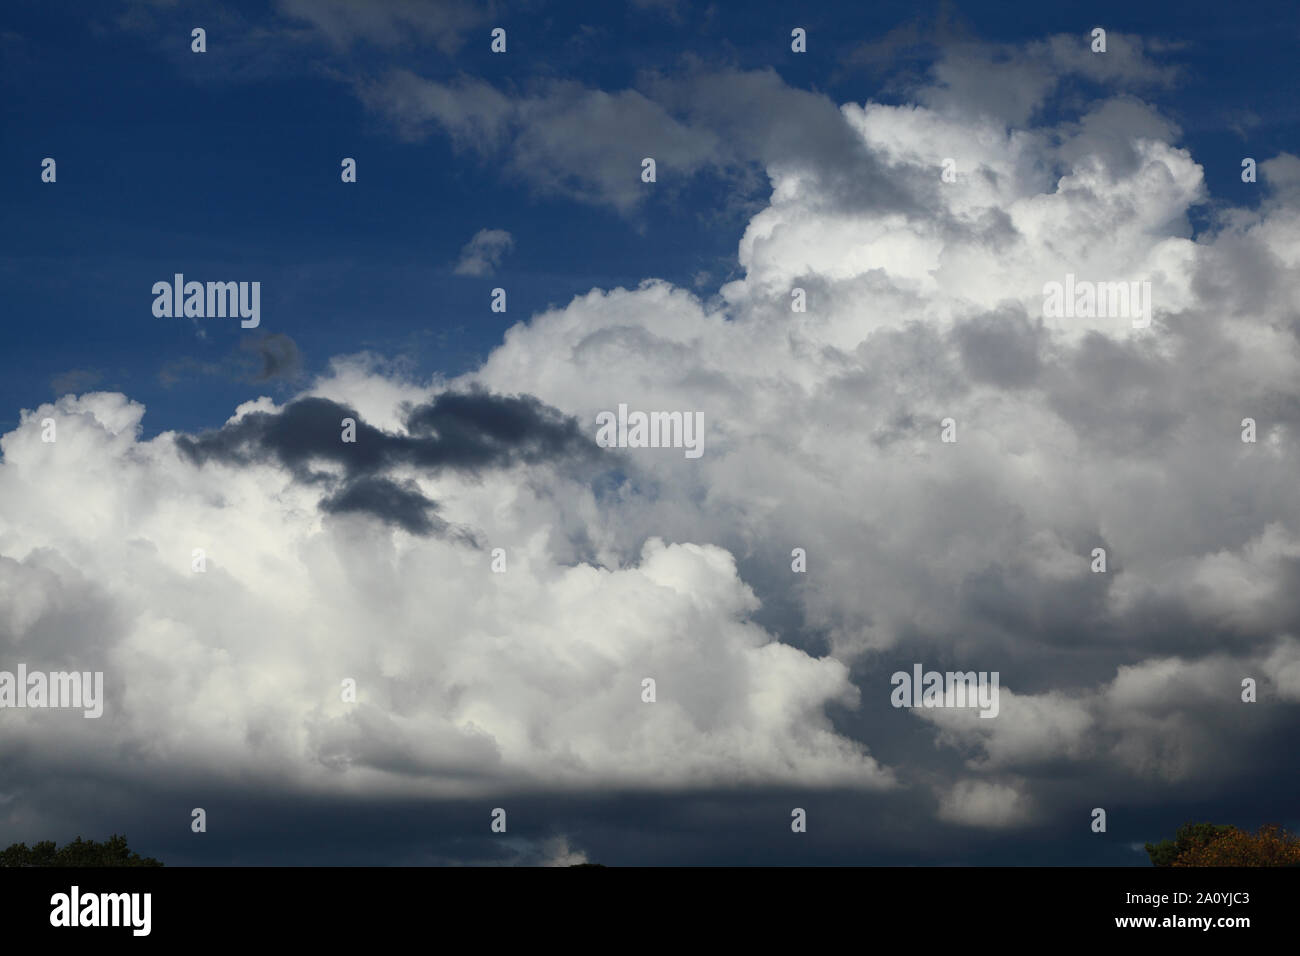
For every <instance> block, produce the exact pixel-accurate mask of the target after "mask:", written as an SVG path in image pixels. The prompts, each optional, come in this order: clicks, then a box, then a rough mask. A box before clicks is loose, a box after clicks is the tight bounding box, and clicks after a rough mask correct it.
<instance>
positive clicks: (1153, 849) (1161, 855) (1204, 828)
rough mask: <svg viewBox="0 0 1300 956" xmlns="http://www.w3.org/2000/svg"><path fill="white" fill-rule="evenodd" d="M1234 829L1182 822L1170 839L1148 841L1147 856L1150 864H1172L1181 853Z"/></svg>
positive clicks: (1210, 824)
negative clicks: (1154, 841)
mask: <svg viewBox="0 0 1300 956" xmlns="http://www.w3.org/2000/svg"><path fill="white" fill-rule="evenodd" d="M1235 829H1236V827H1233V826H1219V825H1216V824H1213V823H1184V824H1183V825H1182V826H1181V827H1179V828H1178V832H1177V833H1176V834H1174V838H1173V839H1172V840H1161V841H1160V842H1159V843H1148V844H1147V845H1146V850H1147V856H1149V857H1150V858H1151V865H1152V866H1173V865H1174V861H1175V860H1177V859H1178V858H1179V857H1181V856H1182V855H1183V854H1185V853H1189V852H1191V851H1192V850H1194V849H1196V848H1197V847H1201V846H1204V845H1205V844H1207V843H1210V842H1211V841H1213V840H1215V839H1217V838H1218V837H1220V836H1223V835H1225V834H1226V833H1228V832H1229V831H1231V830H1235Z"/></svg>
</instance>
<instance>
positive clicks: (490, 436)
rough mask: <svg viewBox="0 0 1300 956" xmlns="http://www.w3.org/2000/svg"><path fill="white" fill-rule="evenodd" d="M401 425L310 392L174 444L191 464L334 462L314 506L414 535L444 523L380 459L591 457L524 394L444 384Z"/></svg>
mask: <svg viewBox="0 0 1300 956" xmlns="http://www.w3.org/2000/svg"><path fill="white" fill-rule="evenodd" d="M345 419H351V420H352V422H354V423H355V438H356V440H355V441H347V442H345V441H344V440H343V434H344V424H343V422H344V420H345ZM406 427H407V431H408V434H406V435H396V434H389V433H387V432H384V431H381V430H380V429H378V428H375V427H374V426H372V425H368V424H366V422H365V421H363V420H362V418H361V415H360V414H359V413H358V412H357V411H356V410H355V409H352V408H349V407H347V406H346V405H340V404H339V403H337V402H333V401H331V400H329V399H327V398H317V397H309V398H303V399H299V400H298V401H296V402H292V403H291V404H289V405H287V406H285V407H284V409H282V410H281V411H279V412H252V413H250V414H248V415H245V416H244V417H243V418H241V419H239V420H238V421H236V422H233V423H230V424H227V425H224V426H223V427H221V428H219V429H214V430H212V431H208V432H204V433H203V434H201V435H198V436H197V437H191V436H189V435H180V436H178V437H177V438H176V446H177V448H178V449H180V451H181V453H182V454H184V455H185V456H187V457H188V458H189V459H190V460H191V461H193V462H195V463H196V464H200V465H202V464H204V463H207V462H210V461H214V462H223V463H227V464H251V463H253V462H261V461H277V462H279V463H280V464H282V465H284V466H285V467H286V468H289V469H290V470H292V471H293V472H294V473H295V476H296V477H297V478H298V480H300V481H312V482H317V481H326V482H328V481H332V480H334V479H332V478H331V477H330V476H329V475H328V474H325V473H321V472H313V471H312V470H311V464H312V462H313V461H317V462H328V463H331V464H335V465H341V466H342V467H343V469H344V479H343V485H342V487H341V488H340V490H339V491H338V492H337V493H335V495H334V496H333V497H331V498H329V499H328V500H326V501H325V502H323V503H322V505H321V507H322V508H324V509H325V510H326V511H329V512H332V513H341V512H365V513H368V514H372V515H374V516H375V517H378V518H380V519H381V520H383V521H386V522H389V523H392V524H396V525H398V526H399V527H402V528H405V529H406V530H407V531H410V532H412V533H413V534H431V533H443V532H444V531H445V530H446V524H445V523H444V522H441V521H440V520H438V519H435V518H432V517H431V516H430V512H431V511H433V510H434V509H435V508H436V505H435V504H434V503H433V502H431V501H429V500H428V499H426V498H425V497H424V496H423V495H422V494H421V493H420V491H419V489H418V488H417V487H416V486H415V485H414V484H413V483H407V484H403V485H399V484H397V483H395V482H393V481H391V480H388V479H386V478H383V477H381V473H382V472H384V471H386V470H387V469H389V468H393V467H397V466H402V465H406V466H414V467H417V468H423V469H430V470H433V471H437V470H440V469H443V468H453V469H457V470H459V471H467V472H471V473H473V472H478V471H480V470H483V469H493V468H509V467H511V466H512V465H515V464H521V463H522V464H528V465H537V464H541V463H544V462H558V463H561V464H563V463H567V462H591V461H594V458H593V453H595V452H596V451H597V448H596V445H595V443H594V442H593V441H592V440H591V439H590V438H589V437H588V436H587V435H585V434H583V433H582V432H581V431H580V430H579V427H578V422H577V420H576V419H573V418H566V417H565V416H563V415H561V414H560V413H559V412H558V411H556V410H555V409H553V408H550V407H549V406H547V405H544V404H542V403H541V402H540V401H538V400H537V399H535V398H533V397H531V396H502V395H493V394H490V393H488V392H485V391H471V392H460V393H456V392H447V393H444V394H442V395H439V396H438V397H437V398H435V399H434V400H433V401H432V402H429V403H428V404H425V405H420V406H417V407H415V408H413V409H411V410H410V412H409V413H408V415H407V419H406Z"/></svg>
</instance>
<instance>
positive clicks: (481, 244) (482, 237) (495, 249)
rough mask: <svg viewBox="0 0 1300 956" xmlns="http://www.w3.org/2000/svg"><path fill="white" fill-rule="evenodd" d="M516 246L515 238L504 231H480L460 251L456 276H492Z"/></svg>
mask: <svg viewBox="0 0 1300 956" xmlns="http://www.w3.org/2000/svg"><path fill="white" fill-rule="evenodd" d="M514 246H515V239H514V236H512V235H510V233H508V232H506V231H505V230H504V229H480V230H479V231H478V232H476V233H474V238H473V239H471V240H470V241H469V242H467V243H465V248H464V249H462V250H461V251H460V261H459V262H457V263H456V269H455V272H456V275H458V276H490V275H491V274H492V273H493V272H495V271H496V269H497V266H499V265H500V264H501V257H502V256H504V255H505V254H506V253H507V252H509V251H510V250H511V249H513V248H514Z"/></svg>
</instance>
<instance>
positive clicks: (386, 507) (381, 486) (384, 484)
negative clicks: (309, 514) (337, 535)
mask: <svg viewBox="0 0 1300 956" xmlns="http://www.w3.org/2000/svg"><path fill="white" fill-rule="evenodd" d="M320 506H321V510H323V511H326V512H329V513H330V514H343V513H347V512H360V513H362V514H369V515H374V516H375V517H377V518H381V519H383V520H384V521H386V522H388V523H389V524H395V525H397V526H398V527H400V528H402V529H403V530H405V531H409V532H410V533H411V534H421V535H427V534H433V533H435V532H437V533H442V532H443V531H444V530H445V529H446V527H447V523H446V522H445V521H443V520H441V519H440V518H434V517H431V516H430V514H429V513H430V512H431V511H432V510H434V508H436V507H437V505H436V504H435V503H434V502H432V501H430V500H429V499H428V498H426V497H424V495H422V494H421V493H420V489H419V487H418V486H416V484H415V483H414V482H405V483H403V484H398V483H397V482H395V481H390V480H389V479H387V478H375V477H367V478H359V479H357V480H356V481H354V482H352V483H351V484H349V485H347V486H346V487H345V488H344V489H343V490H342V491H340V492H339V493H338V494H336V495H334V496H333V497H332V498H326V499H325V500H324V501H322V502H321V505H320Z"/></svg>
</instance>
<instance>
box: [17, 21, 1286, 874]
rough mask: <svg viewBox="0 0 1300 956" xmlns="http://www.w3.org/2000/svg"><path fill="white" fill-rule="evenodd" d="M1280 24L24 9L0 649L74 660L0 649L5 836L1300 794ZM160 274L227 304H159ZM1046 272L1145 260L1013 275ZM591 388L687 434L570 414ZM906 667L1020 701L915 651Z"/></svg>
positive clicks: (170, 834) (590, 823) (1122, 856)
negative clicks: (672, 416)
mask: <svg viewBox="0 0 1300 956" xmlns="http://www.w3.org/2000/svg"><path fill="white" fill-rule="evenodd" d="M1097 27H1101V28H1103V29H1104V30H1105V31H1106V49H1105V51H1104V52H1100V51H1094V50H1093V49H1092V47H1093V46H1094V45H1095V41H1094V38H1093V30H1094V28H1097ZM195 28H202V29H203V30H204V31H205V35H204V50H203V51H202V52H196V51H195V50H193V49H192V44H193V42H194V41H193V39H192V31H193V30H194V29H195ZM495 28H501V29H504V30H505V44H506V46H505V50H504V52H493V50H492V31H493V30H494V29H495ZM796 28H798V29H802V30H803V31H805V34H806V49H805V50H804V51H803V52H796V51H795V50H793V49H792V31H793V30H795V29H796ZM1297 42H1300V9H1297V8H1296V7H1295V6H1294V5H1289V4H1262V5H1252V6H1251V7H1250V8H1248V9H1230V8H1224V7H1222V6H1221V5H1211V4H1167V3H1152V4H1143V5H1140V6H1135V5H1130V4H1118V3H1113V4H1111V3H1088V4H1082V3H1061V4H1051V5H1042V4H1030V3H998V4H974V3H952V4H924V3H922V4H916V3H873V4H808V5H800V4H771V3H761V2H760V3H746V4H743V5H742V4H725V3H694V4H693V3H687V2H685V0H635V2H630V3H617V4H616V3H573V4H567V3H566V4H550V5H548V4H543V3H540V2H528V3H518V4H492V3H469V2H460V0H428V2H422V0H373V2H370V3H366V4H355V3H349V2H345V0H273V2H270V3H262V4H252V3H182V2H165V0H111V2H104V3H93V4H92V3H68V2H59V0H51V2H44V3H16V4H9V5H6V7H5V9H4V11H3V13H2V14H0V85H2V87H3V92H4V95H3V96H2V97H0V143H3V149H2V150H0V163H2V164H3V169H2V172H3V175H2V176H0V183H2V185H0V227H2V228H0V236H3V254H2V255H0V279H2V281H3V289H4V299H3V301H4V308H3V314H2V317H0V323H2V324H0V327H2V329H3V339H2V340H0V341H3V346H2V347H0V372H3V374H0V456H2V457H0V675H2V674H3V672H5V671H10V672H16V669H17V666H18V665H19V664H20V663H22V664H25V665H26V667H27V668H28V669H29V670H43V671H49V672H55V671H63V670H77V671H83V672H95V671H102V672H103V674H104V688H105V692H104V713H103V716H102V717H99V718H96V719H86V718H84V717H83V716H82V714H81V713H80V712H79V711H78V712H72V711H70V710H58V709H39V708H34V709H16V708H5V707H3V706H0V723H2V724H3V727H2V729H3V733H2V734H0V845H7V844H8V843H11V842H15V841H19V840H25V841H27V842H29V843H30V842H33V841H35V840H40V839H57V840H60V841H63V840H67V839H71V838H72V837H74V836H76V835H82V836H85V837H87V838H99V839H102V838H105V837H107V836H108V835H109V834H110V833H113V832H125V833H126V834H127V835H128V836H129V838H130V841H131V844H132V846H133V847H134V848H136V849H139V850H140V851H141V852H144V853H146V854H149V855H153V856H157V857H159V858H161V859H163V860H165V861H166V862H167V863H169V864H177V865H185V864H416V865H423V864H431V865H465V864H507V865H509V864H523V865H532V864H542V863H544V864H564V863H572V862H581V861H598V862H602V863H606V864H610V865H696V864H699V865H720V864H763V865H807V864H836V865H840V864H847V865H861V864H866V865H872V864H885V865H953V864H957V865H1044V864H1047V865H1145V864H1146V862H1147V861H1146V855H1145V853H1144V852H1143V851H1142V845H1143V843H1144V842H1146V841H1148V840H1159V839H1162V838H1165V837H1169V836H1172V834H1173V831H1174V830H1176V829H1177V827H1178V826H1179V825H1180V824H1182V823H1184V822H1187V821H1190V820H1203V819H1204V820H1211V821H1212V822H1216V823H1233V824H1236V825H1238V826H1243V827H1250V828H1252V829H1253V828H1254V827H1257V826H1259V825H1260V824H1262V823H1266V822H1279V823H1282V824H1284V825H1288V826H1291V827H1293V828H1295V827H1298V826H1300V819H1297V817H1296V809H1295V805H1294V794H1295V793H1296V792H1297V789H1300V787H1298V785H1300V779H1297V778H1298V776H1300V774H1298V772H1297V766H1296V762H1295V760H1294V756H1293V755H1294V742H1293V741H1294V733H1295V730H1296V728H1297V723H1298V721H1300V603H1297V599H1296V597H1295V595H1296V594H1297V593H1300V589H1297V584H1300V490H1297V487H1296V482H1295V480H1294V479H1295V475H1296V465H1297V450H1296V441H1297V439H1300V434H1298V432H1297V425H1298V423H1300V386H1298V385H1297V383H1300V374H1298V373H1300V341H1298V337H1300V306H1298V305H1297V303H1298V302H1300V296H1297V292H1298V291H1300V107H1297V105H1296V102H1295V98H1294V95H1293V93H1292V91H1293V89H1294V85H1295V67H1294V63H1295V47H1296V44H1297ZM646 157H651V158H653V159H654V160H655V177H654V180H653V181H651V182H647V181H645V177H644V175H643V160H644V159H645V158H646ZM46 158H50V159H53V160H54V163H55V166H54V169H55V174H54V179H53V181H52V182H51V181H47V179H48V176H47V175H46V174H44V173H43V169H44V166H43V163H44V160H45V159H46ZM348 158H350V159H353V160H354V161H355V164H356V176H355V181H354V182H350V181H345V177H344V175H343V174H342V166H343V162H344V160H345V159H348ZM1247 158H1249V159H1251V160H1253V161H1254V167H1253V168H1254V169H1255V170H1256V172H1255V175H1254V176H1246V175H1244V174H1243V160H1245V159H1247ZM949 160H950V161H951V162H950V163H947V164H946V161H949ZM945 169H947V170H948V171H949V172H950V175H948V174H947V173H945ZM1247 180H1249V181H1247ZM177 273H180V274H183V275H184V276H185V279H186V281H199V282H249V283H251V282H257V283H258V284H259V289H260V300H259V303H260V305H259V313H258V317H257V318H258V322H257V324H256V326H255V327H244V324H243V323H241V321H240V320H239V318H238V317H232V316H193V315H190V316H186V315H174V314H162V315H160V314H158V311H159V310H158V308H157V306H156V304H155V299H156V298H157V296H156V294H155V292H154V286H155V284H156V283H158V282H171V281H172V278H173V276H174V275H176V274H177ZM1067 276H1068V277H1071V278H1070V279H1069V281H1070V282H1071V283H1073V282H1074V281H1075V280H1076V279H1077V280H1079V281H1083V282H1096V283H1117V282H1125V283H1128V282H1134V283H1137V284H1138V286H1137V287H1141V285H1142V283H1147V286H1146V288H1148V289H1149V294H1150V309H1148V310H1147V312H1146V313H1145V314H1144V315H1141V316H1138V317H1136V318H1134V319H1133V321H1129V320H1128V319H1129V318H1130V317H1129V316H1124V317H1122V318H1123V319H1124V320H1123V321H1118V322H1117V321H1115V317H1114V316H1109V317H1107V316H1089V315H1086V314H1067V315H1065V316H1061V315H1054V314H1050V309H1049V308H1048V307H1047V305H1046V299H1047V292H1046V290H1047V287H1048V285H1049V284H1051V283H1054V282H1060V283H1064V282H1066V281H1067ZM1137 287H1135V288H1137ZM495 290H504V300H505V306H504V311H500V310H499V309H498V310H494V309H493V301H494V297H495V298H497V300H498V301H499V298H500V297H499V295H498V294H497V293H496V292H495ZM796 292H798V293H799V294H798V295H796ZM799 304H801V305H803V306H804V308H803V309H802V310H800V309H799V308H798V305H799ZM169 311H170V310H169ZM621 405H622V406H626V407H627V408H628V409H631V410H633V411H636V410H643V411H646V412H650V411H658V412H680V413H682V414H683V415H684V416H685V417H686V418H694V417H696V416H698V417H699V420H701V421H702V423H703V428H702V432H701V435H700V437H701V438H702V444H701V446H700V449H699V450H700V454H698V456H694V455H692V454H686V453H684V450H683V448H681V447H680V446H678V447H664V448H635V447H605V446H606V445H607V444H608V443H607V442H605V441H603V440H602V438H601V434H600V431H599V429H598V423H599V421H600V417H599V416H600V415H601V414H602V413H605V412H615V411H616V410H617V409H618V408H619V407H620V406H621ZM1246 419H1250V420H1251V422H1252V425H1251V429H1252V430H1253V434H1252V435H1251V438H1253V439H1254V440H1250V441H1247V440H1243V433H1244V432H1245V431H1246V425H1245V420H1246ZM347 421H351V422H352V423H353V432H354V434H353V437H354V438H355V441H349V440H346V438H345V434H346V427H345V423H346V422H347ZM48 422H52V423H53V428H54V436H55V437H54V440H49V437H47V435H48V432H49V427H48V425H47V423H48ZM947 422H951V423H952V424H951V426H948V425H947V424H946V423H947ZM948 439H955V440H948ZM688 450H689V449H688ZM196 549H199V550H200V551H201V552H202V560H201V561H199V565H200V566H201V567H202V570H198V569H197V568H196V564H195V562H196V560H197V559H196V558H195V551H196ZM796 549H799V551H800V556H799V557H796V555H795V553H794V552H795V551H796ZM1096 549H1102V551H1104V557H1105V568H1104V570H1101V569H1099V568H1098V565H1097V550H1096ZM801 563H802V565H803V566H802V567H801V568H798V569H796V565H799V564H801ZM914 666H921V667H922V668H923V670H937V671H940V672H948V671H953V672H970V671H974V672H978V673H981V674H985V673H987V674H997V675H998V676H999V679H1000V684H999V688H1000V689H999V692H998V707H997V713H996V716H993V717H992V718H991V719H984V718H983V717H981V716H980V713H979V712H978V710H977V709H974V708H969V707H967V708H959V707H948V708H943V707H939V708H927V707H899V706H895V703H894V701H893V700H892V699H891V697H892V692H893V690H894V686H893V682H892V679H891V678H892V675H894V674H896V673H900V672H902V673H906V674H911V673H912V671H913V668H914ZM646 679H652V680H653V681H654V690H655V699H654V700H653V701H648V700H646V699H644V698H645V694H646V691H645V688H644V683H643V682H644V681H645V680H646ZM1247 679H1249V680H1250V681H1253V682H1254V684H1255V686H1256V699H1255V700H1254V701H1249V702H1248V701H1245V700H1243V699H1242V697H1243V685H1242V682H1243V680H1247ZM0 680H2V676H0ZM348 681H351V682H354V683H355V688H356V693H355V699H354V700H352V699H345V697H346V696H347V695H346V694H345V693H344V692H341V690H340V688H341V687H342V686H343V684H344V682H348ZM0 703H3V698H0ZM195 808H202V809H204V811H205V814H206V820H207V827H206V830H205V832H195V831H194V830H193V828H192V815H193V810H194V809H195ZM496 808H502V809H504V810H505V811H506V815H507V818H508V824H507V827H506V831H505V832H504V833H501V832H493V831H492V829H491V827H490V824H491V822H492V811H493V810H494V809H496ZM796 808H798V809H802V810H804V811H805V815H806V818H807V826H806V832H795V831H794V830H792V825H791V820H792V811H793V810H794V809H796ZM1097 809H1104V810H1105V814H1106V827H1105V830H1104V831H1099V830H1097V829H1096V826H1095V822H1094V821H1095V819H1096V814H1095V811H1096V810H1097Z"/></svg>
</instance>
